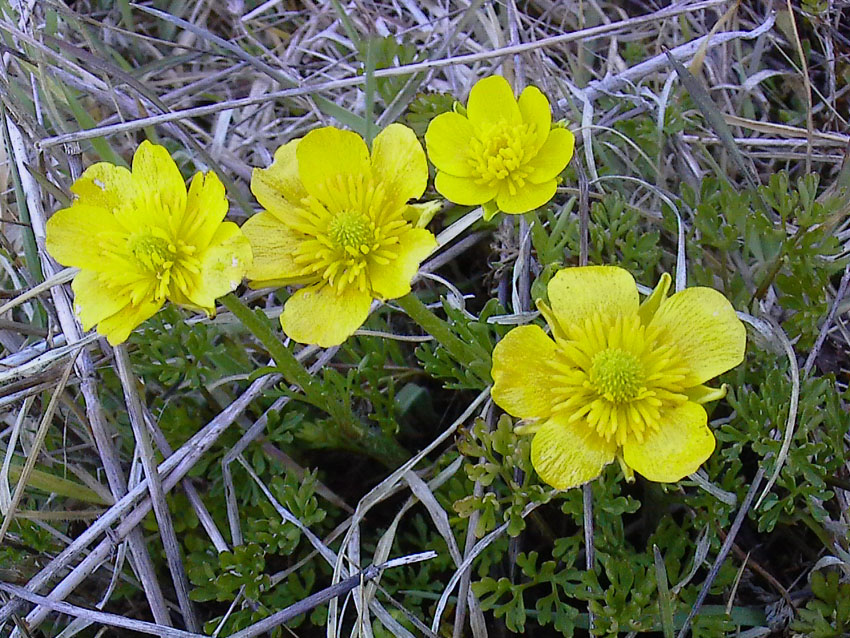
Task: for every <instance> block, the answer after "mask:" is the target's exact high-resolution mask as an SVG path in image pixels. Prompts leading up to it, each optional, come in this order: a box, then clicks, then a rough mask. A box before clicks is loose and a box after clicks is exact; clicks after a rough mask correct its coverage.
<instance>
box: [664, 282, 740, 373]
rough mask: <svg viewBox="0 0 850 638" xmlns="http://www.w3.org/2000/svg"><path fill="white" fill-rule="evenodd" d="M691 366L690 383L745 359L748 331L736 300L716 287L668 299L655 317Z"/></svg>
mask: <svg viewBox="0 0 850 638" xmlns="http://www.w3.org/2000/svg"><path fill="white" fill-rule="evenodd" d="M649 327H650V329H652V328H657V329H658V330H659V331H660V335H661V339H663V340H664V341H665V342H667V343H670V344H673V345H674V346H675V347H676V350H677V351H678V354H679V355H680V356H681V357H682V358H683V359H684V361H685V364H686V365H687V366H688V367H689V368H690V369H691V377H690V378H689V379H688V385H698V384H700V383H705V382H706V381H708V380H709V379H712V378H714V377H716V376H717V375H719V374H722V373H724V372H726V371H727V370H731V369H732V368H734V367H735V366H737V365H738V364H739V363H741V362H742V361H743V360H744V349H745V348H746V343H747V331H746V329H745V328H744V324H743V323H741V320H740V319H738V317H737V316H736V315H735V309H734V308H732V304H730V303H729V300H728V299H726V297H724V296H723V295H722V294H721V293H719V292H718V291H716V290H714V289H712V288H687V289H685V290H683V291H681V292H677V293H676V294H675V295H673V296H672V297H670V298H669V299H666V300H665V301H664V302H663V303H662V304H661V306H660V307H659V308H658V311H657V312H656V313H655V316H654V317H653V318H652V321H651V322H650V323H649Z"/></svg>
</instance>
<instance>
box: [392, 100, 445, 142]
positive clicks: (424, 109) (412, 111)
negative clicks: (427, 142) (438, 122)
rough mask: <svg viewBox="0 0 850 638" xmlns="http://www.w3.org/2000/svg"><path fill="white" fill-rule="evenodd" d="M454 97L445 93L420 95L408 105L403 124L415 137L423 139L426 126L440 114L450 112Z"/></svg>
mask: <svg viewBox="0 0 850 638" xmlns="http://www.w3.org/2000/svg"><path fill="white" fill-rule="evenodd" d="M454 103H455V97H454V96H453V95H448V94H446V93H428V94H425V93H420V94H419V95H417V96H416V99H415V100H413V102H411V103H410V106H409V107H408V111H407V113H406V114H405V115H404V123H405V124H407V125H408V126H409V127H410V128H412V129H413V131H414V132H415V133H416V135H417V137H420V138H421V137H424V136H425V131H427V130H428V125H429V124H430V123H431V120H433V119H434V118H435V117H437V116H438V115H440V113H448V112H449V111H451V110H452V105H454Z"/></svg>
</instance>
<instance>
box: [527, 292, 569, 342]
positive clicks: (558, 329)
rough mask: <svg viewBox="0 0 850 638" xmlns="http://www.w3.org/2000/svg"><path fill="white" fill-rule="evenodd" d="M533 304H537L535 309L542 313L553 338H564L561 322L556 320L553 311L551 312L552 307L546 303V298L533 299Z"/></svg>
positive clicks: (564, 332)
mask: <svg viewBox="0 0 850 638" xmlns="http://www.w3.org/2000/svg"><path fill="white" fill-rule="evenodd" d="M535 305H536V306H537V310H538V311H540V314H541V315H543V318H544V319H545V320H546V323H547V324H548V325H549V329H550V330H551V331H552V335H553V336H554V337H555V339H566V338H567V333H566V331H565V330H564V328H563V327H562V326H561V323H560V322H559V321H558V318H557V317H556V316H555V313H554V312H552V307H551V306H550V305H549V304H548V303H546V300H544V299H538V300H537V301H535Z"/></svg>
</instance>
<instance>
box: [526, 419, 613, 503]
mask: <svg viewBox="0 0 850 638" xmlns="http://www.w3.org/2000/svg"><path fill="white" fill-rule="evenodd" d="M616 454H617V445H616V443H613V442H607V441H605V439H603V438H601V437H599V436H598V435H597V434H596V433H595V432H594V431H593V430H591V429H589V428H587V427H584V426H582V425H581V424H579V423H575V422H572V423H570V422H568V421H566V420H563V419H558V418H557V417H553V418H550V419H549V420H548V421H546V422H545V423H544V424H543V425H542V426H541V427H540V429H539V430H537V432H536V434H535V435H534V439H532V441H531V463H532V465H533V466H534V469H535V470H536V471H537V474H538V475H539V476H540V478H541V479H543V480H544V481H546V483H548V484H549V485H551V486H552V487H554V488H556V489H559V490H566V489H569V488H571V487H576V486H578V485H581V484H582V483H587V482H588V481H591V480H593V479H595V478H596V477H597V476H599V474H600V473H601V472H602V469H603V468H604V467H605V466H606V465H608V463H610V462H611V461H613V460H614V457H615V456H616Z"/></svg>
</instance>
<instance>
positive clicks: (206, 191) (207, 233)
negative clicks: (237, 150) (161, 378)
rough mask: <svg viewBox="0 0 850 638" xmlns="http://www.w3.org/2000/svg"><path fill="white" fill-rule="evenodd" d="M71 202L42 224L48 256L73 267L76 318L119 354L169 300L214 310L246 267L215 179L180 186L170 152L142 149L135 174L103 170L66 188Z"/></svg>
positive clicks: (244, 250)
mask: <svg viewBox="0 0 850 638" xmlns="http://www.w3.org/2000/svg"><path fill="white" fill-rule="evenodd" d="M71 191H72V192H73V193H74V194H75V195H76V196H77V198H76V199H75V200H74V202H73V203H72V204H71V205H70V206H69V207H68V208H64V209H62V210H59V211H57V212H56V213H55V214H54V215H53V216H52V217H51V218H50V219H49V220H48V221H47V230H46V233H47V236H46V239H45V242H46V245H47V250H48V252H49V253H50V254H51V255H52V256H53V258H54V259H56V261H58V262H59V263H60V264H62V265H64V266H75V267H77V268H80V272H79V273H78V274H77V275H76V276H75V277H74V281H73V283H72V284H71V287H72V289H73V291H74V307H75V311H76V313H77V315H78V317H79V319H80V322H81V323H82V325H83V329H85V330H89V329H91V328H92V327H93V326H95V325H96V326H97V331H98V332H99V333H100V334H102V335H104V336H105V337H106V338H107V339H108V340H109V343H111V344H112V345H116V344H118V343H121V342H123V341H125V340H126V339H127V337H128V336H129V335H130V332H132V331H133V329H134V328H135V327H136V326H138V325H139V324H140V323H142V322H143V321H145V320H146V319H148V318H149V317H151V316H152V315H153V314H154V313H156V311H157V310H159V309H160V308H161V307H162V305H163V304H164V303H165V302H166V300H171V301H172V302H174V303H177V304H180V305H182V306H186V307H188V308H192V309H194V310H202V311H204V312H206V313H207V314H208V315H212V314H213V313H214V311H215V301H216V299H217V298H219V297H221V296H223V295H225V294H227V293H229V292H230V291H232V290H233V289H234V288H236V287H237V286H238V285H239V283H240V282H241V281H242V278H243V277H244V276H245V272H246V270H247V269H248V268H249V267H250V265H251V261H252V254H251V246H250V244H249V243H248V240H247V239H246V238H245V236H244V235H243V234H242V231H240V229H239V227H238V226H237V225H236V224H234V223H233V222H226V221H224V217H225V215H226V214H227V209H228V203H227V197H226V196H225V191H224V186H223V185H222V183H221V181H220V180H219V179H218V177H217V176H216V174H215V173H213V172H208V173H200V172H199V173H197V174H195V176H194V178H192V182H191V184H190V186H189V190H188V192H187V190H186V183H185V182H184V181H183V177H182V176H181V175H180V171H179V169H178V168H177V165H176V164H175V163H174V160H173V159H172V158H171V155H169V153H168V151H167V150H166V149H165V148H163V147H162V146H157V145H155V144H151V143H150V142H148V141H145V142H142V144H141V145H140V146H139V148H138V149H136V152H135V154H134V155H133V164H132V170H128V169H126V168H124V167H122V166H115V165H114V164H110V163H107V162H100V163H98V164H94V165H92V166H90V167H89V168H88V169H86V171H85V172H84V173H83V174H82V175H81V176H80V178H79V179H77V180H76V181H75V182H74V184H73V185H72V186H71Z"/></svg>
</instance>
